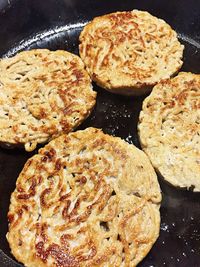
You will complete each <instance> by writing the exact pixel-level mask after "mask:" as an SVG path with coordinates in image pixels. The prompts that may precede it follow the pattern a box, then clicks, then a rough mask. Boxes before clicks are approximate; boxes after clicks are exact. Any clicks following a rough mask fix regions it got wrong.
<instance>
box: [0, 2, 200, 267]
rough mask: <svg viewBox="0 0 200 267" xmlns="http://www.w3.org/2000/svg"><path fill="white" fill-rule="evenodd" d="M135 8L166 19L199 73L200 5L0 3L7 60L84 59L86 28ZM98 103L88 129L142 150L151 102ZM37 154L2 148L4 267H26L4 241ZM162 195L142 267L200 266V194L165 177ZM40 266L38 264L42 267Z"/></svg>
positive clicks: (0, 250)
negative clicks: (15, 199)
mask: <svg viewBox="0 0 200 267" xmlns="http://www.w3.org/2000/svg"><path fill="white" fill-rule="evenodd" d="M134 8H137V9H141V10H147V11H149V12H150V13H152V14H153V15H156V16H158V17H160V18H163V19H165V20H166V21H167V22H168V23H169V24H170V25H171V26H172V27H173V28H174V29H175V30H176V31H177V32H178V34H179V39H180V41H181V43H183V44H184V45H185V51H184V65H183V68H182V70H184V71H191V72H195V73H200V1H199V0H196V1H195V0H176V1H175V0H121V1H117V0H107V1H106V0H60V1H59V0H24V1H22V0H15V1H14V0H10V1H9V0H6V1H3V0H0V56H1V57H5V56H12V55H14V54H15V53H17V52H18V51H21V50H26V49H31V48H49V49H52V50H56V49H66V50H68V51H71V52H74V53H76V54H78V36H79V33H80V31H81V29H82V27H83V25H84V24H85V23H86V22H88V21H89V20H91V19H92V18H93V17H95V16H97V15H102V14H105V13H109V12H113V11H118V10H132V9H134ZM94 89H95V90H96V91H97V92H98V97H97V104H96V107H95V109H94V111H93V113H92V114H91V116H90V117H89V118H88V119H87V121H85V122H84V123H83V124H82V125H81V127H79V128H80V129H84V128H86V127H88V126H94V127H98V128H102V129H103V130H104V132H106V133H109V134H112V135H115V136H120V137H122V138H124V139H125V140H126V141H127V142H129V143H133V144H135V145H136V146H138V147H140V145H139V142H138V135H137V122H138V114H139V112H140V110H141V105H142V101H143V99H144V97H129V98H127V97H122V96H117V95H112V94H110V93H108V92H106V91H104V90H102V89H100V88H98V87H97V86H96V85H94ZM34 153H36V151H34V152H33V153H32V154H30V153H25V152H24V151H23V150H5V149H1V148H0V223H1V227H0V267H17V266H22V265H20V264H19V263H17V262H16V261H15V260H14V259H13V257H12V255H11V254H10V250H9V246H8V243H7V241H6V238H5V235H6V232H7V217H6V215H7V211H8V206H9V200H10V194H11V192H12V191H13V190H14V188H15V182H16V179H17V177H18V174H19V172H20V171H21V169H22V167H23V165H24V163H25V161H26V160H27V159H28V158H29V157H30V156H31V155H33V154H34ZM159 182H160V185H161V189H162V193H163V201H162V205H161V231H160V237H159V239H158V240H157V242H156V244H155V245H154V247H153V249H152V250H151V252H150V253H149V255H148V256H147V257H146V258H145V259H144V260H143V261H142V262H141V264H139V266H140V267H162V266H163V267H164V266H165V267H176V266H177V267H180V266H181V267H199V266H200V223H199V220H200V194H199V193H193V192H188V191H183V190H179V189H176V188H173V187H172V186H170V185H168V184H167V183H165V182H164V181H163V180H162V179H161V178H160V177H159ZM38 267H39V266H38Z"/></svg>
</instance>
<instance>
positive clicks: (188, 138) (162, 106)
mask: <svg viewBox="0 0 200 267" xmlns="http://www.w3.org/2000/svg"><path fill="white" fill-rule="evenodd" d="M138 129H139V136H140V141H141V145H142V148H143V150H144V151H145V152H146V153H147V155H148V156H149V158H150V160H151V162H152V164H153V166H154V167H155V168H156V169H157V171H158V172H160V173H161V175H162V176H163V177H164V179H165V180H166V181H168V182H170V183H171V184H172V185H174V186H179V187H183V188H188V189H189V188H190V187H192V188H193V190H194V191H200V75H197V74H192V73H186V72H181V73H179V75H178V76H177V77H175V78H173V79H170V80H168V81H166V82H163V83H161V84H158V85H156V86H155V87H154V89H153V91H152V93H151V94H150V96H149V97H147V98H146V99H145V101H144V103H143V108H142V111H141V113H140V119H139V125H138Z"/></svg>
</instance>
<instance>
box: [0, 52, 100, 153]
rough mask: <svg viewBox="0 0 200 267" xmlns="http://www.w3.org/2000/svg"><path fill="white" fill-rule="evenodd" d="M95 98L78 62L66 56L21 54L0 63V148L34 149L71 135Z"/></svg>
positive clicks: (76, 59) (82, 65)
mask: <svg viewBox="0 0 200 267" xmlns="http://www.w3.org/2000/svg"><path fill="white" fill-rule="evenodd" d="M95 99H96V93H95V92H94V91H93V90H92V86H91V80H90V77H89V75H88V74H87V72H86V71H85V69H84V64H83V62H82V60H81V59H80V58H79V57H78V56H76V55H73V54H71V53H69V52H66V51H55V52H53V51H49V50H46V49H38V50H32V51H24V52H21V53H19V54H17V55H16V56H14V57H12V58H6V59H2V60H1V61H0V143H1V144H6V145H7V147H8V146H9V145H11V146H16V145H20V146H21V145H22V146H25V149H26V150H27V151H32V150H34V149H35V147H36V146H37V144H38V143H44V142H47V141H48V140H50V139H51V138H53V137H55V136H58V135H60V134H61V133H63V132H69V131H72V130H73V129H74V128H75V127H77V126H78V125H79V124H80V123H81V122H82V121H83V120H84V119H85V118H86V117H87V116H88V115H89V114H90V111H91V110H92V108H93V106H94V104H95Z"/></svg>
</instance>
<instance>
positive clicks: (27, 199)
mask: <svg viewBox="0 0 200 267" xmlns="http://www.w3.org/2000/svg"><path fill="white" fill-rule="evenodd" d="M160 201H161V194H160V188H159V184H158V181H157V177H156V174H155V172H154V169H153V167H152V166H151V164H150V162H149V160H148V158H147V157H146V155H145V154H144V153H143V152H142V151H141V150H139V149H137V148H136V147H134V146H133V145H129V144H127V143H126V142H125V141H122V140H121V139H120V138H117V137H112V136H109V135H105V134H104V133H103V132H102V131H101V130H98V129H95V128H88V129H86V130H84V131H78V132H75V133H70V134H68V135H63V136H60V137H58V138H56V139H54V140H53V141H51V142H50V143H49V144H48V145H46V146H45V147H44V148H42V149H40V150H39V154H37V155H35V156H33V157H32V158H30V159H29V160H28V161H27V163H26V164H25V166H24V169H23V170H22V172H21V174H20V175H19V177H18V179H17V183H16V189H15V191H14V192H13V193H12V196H11V204H10V208H9V213H8V219H9V232H8V233H7V239H8V242H9V244H10V248H11V252H12V253H13V255H14V256H15V257H16V259H17V260H18V261H20V262H23V263H24V264H25V265H26V266H32V267H34V266H41V267H42V266H59V267H66V266H76V267H78V266H80V267H86V266H87V267H95V266H116V267H117V266H118V267H121V266H126V267H133V266H136V265H137V263H138V262H140V261H141V260H142V259H143V258H144V257H145V256H146V254H147V253H148V252H149V250H150V249H151V247H152V246H153V244H154V242H155V241H156V239H157V237H158V235H159V228H160V213H159V207H160Z"/></svg>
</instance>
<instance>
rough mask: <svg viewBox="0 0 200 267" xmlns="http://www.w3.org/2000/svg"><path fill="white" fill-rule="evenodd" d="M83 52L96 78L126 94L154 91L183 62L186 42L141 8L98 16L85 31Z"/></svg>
mask: <svg viewBox="0 0 200 267" xmlns="http://www.w3.org/2000/svg"><path fill="white" fill-rule="evenodd" d="M79 51H80V56H81V58H82V59H83V61H84V63H85V64H86V67H87V70H88V72H89V74H90V75H91V77H92V79H93V80H94V81H96V82H97V83H98V84H99V85H100V86H101V87H103V88H105V89H107V90H109V91H111V92H114V93H119V94H126V95H141V94H143V93H145V92H147V91H150V90H151V87H152V86H153V85H155V84H156V83H158V82H160V81H161V80H164V79H167V78H170V76H171V75H173V74H174V73H176V72H177V71H178V70H179V69H180V67H181V66H182V63H183V62H182V60H181V59H182V55H183V45H181V44H180V43H179V41H178V39H177V34H176V32H175V31H174V30H172V28H171V27H170V26H169V25H168V24H167V23H166V22H164V21H163V20H161V19H158V18H156V17H154V16H152V15H151V14H149V13H148V12H144V11H138V10H133V11H128V12H116V13H111V14H108V15H104V16H100V17H96V18H94V19H93V20H92V21H91V22H90V23H88V24H87V25H86V26H85V27H84V29H83V31H82V32H81V35H80V46H79Z"/></svg>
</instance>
